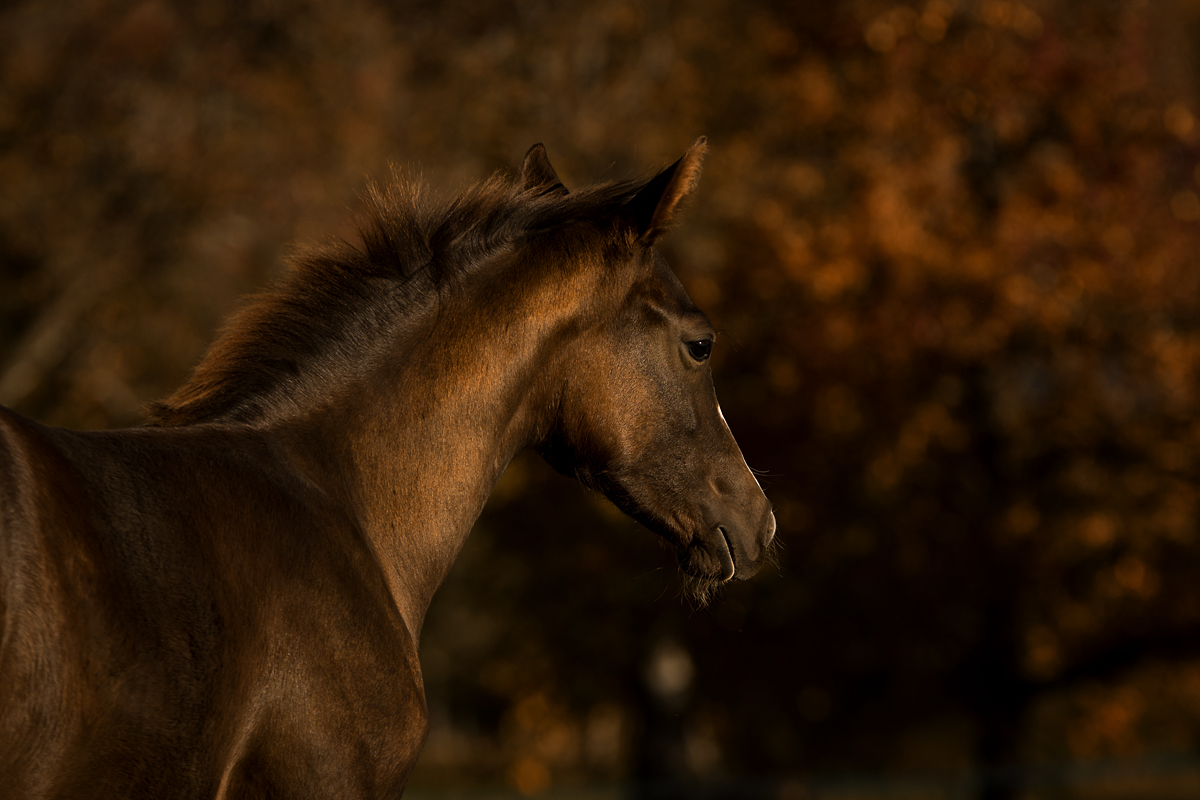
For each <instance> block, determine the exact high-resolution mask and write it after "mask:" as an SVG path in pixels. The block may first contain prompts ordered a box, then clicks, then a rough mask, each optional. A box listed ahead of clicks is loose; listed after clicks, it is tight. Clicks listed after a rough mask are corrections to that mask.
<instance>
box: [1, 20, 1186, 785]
mask: <svg viewBox="0 0 1200 800" xmlns="http://www.w3.org/2000/svg"><path fill="white" fill-rule="evenodd" d="M1198 37H1200V4H1198V3H1196V2H1194V0H1155V2H1148V1H1147V0H1142V2H1116V1H1115V0H1097V1H1096V2H1082V1H1081V2H1067V0H1040V1H1039V0H1026V1H1025V2H1016V1H1015V0H959V2H952V0H928V2H924V1H923V0H922V1H920V2H900V3H897V2H878V1H876V0H841V1H840V2H828V3H788V2H781V1H779V0H775V1H769V0H763V1H762V2H734V0H695V2H680V3H667V2H660V1H652V0H646V1H645V2H634V1H632V0H631V1H628V2H627V1H626V0H581V1H580V2H578V3H574V4H569V5H568V4H554V3H549V2H537V0H526V1H525V2H520V3H515V2H505V1H504V0H492V1H490V2H467V1H466V0H444V2H440V3H431V2H424V0H411V1H408V2H397V3H389V2H384V1H383V0H347V1H346V2H342V3H337V4H327V3H320V2H311V1H310V2H304V0H244V1H243V2H225V1H224V0H194V2H188V3H183V2H175V3H172V2H163V1H160V0H144V1H143V2H121V1H120V0H58V2H55V3H41V2H33V0H26V1H25V2H13V3H8V4H5V5H4V7H3V8H2V9H0V402H4V403H6V404H8V405H11V406H13V407H14V408H16V409H17V410H19V411H22V412H24V413H28V414H30V415H32V416H35V417H37V418H39V419H41V420H43V421H46V422H50V423H54V424H61V425H69V426H74V427H88V428H91V427H108V426H116V425H129V424H137V422H138V421H139V420H140V419H141V408H142V407H143V405H144V404H145V403H146V402H147V401H149V400H151V399H155V398H157V397H160V396H162V395H164V394H166V393H167V392H169V390H170V389H171V388H172V387H173V386H174V385H175V384H176V383H177V382H178V381H180V380H181V379H182V377H183V376H184V375H185V374H186V372H187V370H188V369H189V368H190V366H191V365H192V364H194V363H195V362H196V361H197V360H198V358H199V355H200V353H201V352H202V349H203V347H204V346H205V344H206V343H207V342H208V341H210V340H211V338H212V336H213V334H214V331H215V329H216V327H217V325H218V324H219V321H220V320H221V319H222V318H223V317H224V316H225V315H227V314H228V313H229V312H230V310H231V309H232V308H234V307H235V306H236V303H237V298H238V297H239V296H240V295H243V294H244V293H246V292H248V291H252V290H254V289H255V288H258V287H260V286H262V285H263V284H264V283H265V282H267V281H269V280H270V279H271V278H272V277H273V276H275V275H277V274H278V273H279V272H280V271H281V270H282V269H283V268H284V265H285V263H286V256H287V253H288V252H289V248H291V247H293V246H294V245H296V244H302V243H303V242H305V241H312V240H318V239H323V238H327V237H330V236H345V237H348V236H351V235H353V228H352V224H351V221H352V213H351V211H352V209H353V208H355V207H356V205H357V200H356V192H358V191H360V190H361V189H362V188H363V186H364V185H365V181H366V178H367V176H375V177H379V178H385V177H386V176H387V175H388V174H389V170H390V169H391V166H390V165H391V164H393V163H394V164H395V165H397V169H398V170H399V171H400V172H402V173H404V174H411V173H413V172H421V173H423V174H424V175H425V177H426V178H427V180H428V181H429V182H430V183H432V184H434V185H437V186H445V187H449V188H453V187H456V186H457V187H461V186H463V185H465V184H467V183H469V182H471V181H474V180H478V179H480V178H482V177H484V176H486V175H487V174H488V173H489V172H490V171H492V170H495V169H513V168H515V165H516V164H517V163H518V161H519V158H520V156H521V155H522V154H523V153H524V151H525V149H526V148H528V146H529V145H530V144H532V143H534V142H537V141H543V142H545V143H546V145H547V147H548V149H549V152H550V155H551V158H552V160H553V161H554V163H555V164H556V166H557V167H558V170H559V172H560V174H562V175H563V176H564V178H566V180H567V183H568V185H569V186H574V185H579V184H582V183H585V182H588V181H590V180H592V179H594V178H596V177H605V176H612V175H622V176H623V175H625V174H627V173H626V170H634V169H636V170H649V169H652V168H654V167H658V166H662V165H665V164H666V163H669V162H670V161H672V160H673V159H674V158H676V157H678V155H679V154H680V153H681V152H682V151H683V149H684V147H686V145H687V144H688V143H690V142H691V141H693V140H694V139H695V137H696V136H697V135H699V134H702V133H703V134H707V135H708V136H709V137H710V143H711V150H710V157H709V160H708V163H707V165H706V172H705V175H704V178H703V180H702V182H701V185H700V190H699V193H698V196H697V197H696V198H695V200H694V202H693V203H692V205H691V208H690V211H689V214H688V216H687V221H686V224H685V225H684V227H683V228H682V229H681V230H680V231H678V232H676V233H675V234H673V235H672V236H671V237H670V238H668V240H667V241H666V242H665V244H664V251H665V253H666V255H667V256H668V258H669V260H671V261H672V262H673V264H674V265H675V266H676V269H677V271H678V272H679V274H680V276H681V278H682V279H683V281H684V283H685V284H686V285H687V287H688V289H689V291H690V292H691V294H692V296H693V298H694V299H695V300H696V301H697V303H698V304H699V305H701V306H702V307H704V308H705V309H706V310H707V311H708V312H709V313H710V316H711V317H712V318H713V319H714V321H715V322H716V323H717V325H718V326H719V327H720V329H721V330H722V335H721V337H720V340H719V344H718V351H717V354H716V355H715V356H714V365H715V373H716V377H717V383H718V392H719V393H720V395H721V397H722V401H723V405H724V408H725V413H726V416H727V417H728V419H729V421H730V424H731V426H732V427H733V430H734V433H735V434H736V435H737V436H738V439H739V441H740V442H741V444H742V446H743V450H744V451H745V453H746V456H747V459H748V461H749V462H750V463H751V465H753V466H755V467H758V468H761V469H763V470H765V473H766V474H765V477H764V478H763V482H764V486H765V488H766V490H767V493H768V495H769V496H770V497H771V498H772V500H773V501H774V502H775V504H776V507H777V513H778V517H779V523H780V540H781V542H782V545H783V548H782V550H781V552H780V558H779V561H780V564H779V567H778V570H777V571H771V570H768V571H767V574H764V575H763V576H761V577H759V578H756V579H755V580H754V581H752V582H749V583H745V584H738V585H734V586H731V587H729V589H728V590H727V591H726V592H725V593H724V595H723V596H722V597H721V598H720V599H719V600H718V601H717V602H716V603H715V604H713V605H712V606H711V607H709V608H706V609H703V610H695V609H692V608H690V607H689V606H688V605H687V603H686V601H684V600H682V599H680V597H679V581H678V579H677V577H676V576H675V573H674V566H673V556H672V554H670V553H669V552H667V551H666V550H665V549H663V548H661V547H660V546H659V545H658V544H656V543H655V542H654V541H653V540H652V539H651V537H650V536H649V535H648V534H646V532H645V531H644V530H641V529H639V528H638V527H637V526H636V525H635V524H634V523H632V522H629V521H627V520H625V519H624V518H623V517H621V516H620V515H619V514H618V513H617V512H615V511H614V510H612V508H611V507H609V506H608V505H607V504H606V503H605V502H604V501H602V500H599V499H597V498H595V497H593V496H591V495H589V494H587V493H586V492H584V491H583V490H582V489H580V488H579V487H577V486H575V485H573V484H571V483H570V482H568V481H565V480H564V479H561V478H559V477H557V476H555V475H552V474H551V473H550V471H549V470H548V469H547V468H546V467H545V466H544V465H542V464H540V462H537V461H536V459H533V458H521V459H519V460H518V461H517V462H515V463H514V464H513V466H512V467H511V468H510V470H509V472H508V473H506V475H505V477H504V478H503V479H502V481H501V484H500V486H499V487H497V491H496V493H495V496H494V497H493V501H492V502H491V504H490V505H489V508H488V510H487V511H486V512H485V515H484V517H483V518H482V519H481V520H480V522H479V525H478V526H477V529H476V531H475V532H474V533H473V534H472V537H471V540H470V542H469V544H468V546H467V549H466V550H465V552H464V554H463V556H462V559H461V561H460V563H459V564H458V565H457V566H456V568H455V570H454V572H453V573H452V575H451V577H450V579H449V581H448V582H447V584H446V586H445V587H444V588H443V591H442V592H441V594H440V596H439V598H438V600H437V601H436V602H435V605H434V608H433V609H432V610H431V612H430V617H429V621H428V624H427V627H426V633H425V640H424V641H423V643H422V648H423V659H424V662H425V666H426V680H427V682H428V690H429V697H430V703H431V709H432V711H433V714H434V728H433V731H432V733H431V738H430V742H429V746H428V748H427V750H426V753H425V755H424V756H423V757H422V764H421V767H420V771H419V774H418V776H417V778H415V779H414V793H417V792H418V791H419V790H420V789H421V788H422V787H425V788H426V790H427V791H433V790H434V789H435V788H437V787H439V786H459V785H463V784H464V783H470V782H472V781H474V782H478V783H480V784H495V783H503V784H504V785H507V786H510V787H512V789H514V790H515V791H518V792H520V793H523V794H527V795H535V794H538V793H540V792H544V791H547V790H551V789H553V788H554V787H559V786H563V785H566V786H570V785H584V784H589V783H590V784H596V783H598V782H599V783H604V782H609V783H615V782H624V783H629V784H637V785H639V786H642V787H644V788H645V789H646V791H647V792H649V793H650V794H654V793H655V792H657V796H668V795H671V794H672V793H673V792H676V791H685V790H684V789H682V788H680V787H688V786H691V787H693V788H692V789H689V790H687V791H691V792H693V794H691V795H688V796H702V795H697V794H695V793H694V792H696V791H699V790H697V789H695V787H696V786H707V787H710V788H709V789H708V790H706V791H709V792H710V796H717V795H721V793H722V792H725V793H726V794H729V795H732V796H737V795H748V794H753V795H754V796H771V797H802V796H821V793H822V792H828V793H830V796H834V794H835V793H834V792H833V789H830V788H829V785H827V784H822V783H820V779H821V776H830V775H836V774H862V773H870V774H892V775H909V776H922V775H924V776H928V775H932V776H935V778H936V780H935V781H934V783H933V784H930V786H929V787H926V788H927V789H928V791H927V794H926V796H950V795H949V792H951V791H952V790H953V791H959V790H961V791H964V792H966V793H967V794H960V795H956V796H967V795H968V794H969V795H973V796H979V797H989V798H999V797H1010V796H1014V797H1015V796H1023V797H1035V796H1036V797H1042V796H1053V797H1067V796H1070V797H1093V796H1095V797H1100V796H1105V797H1110V796H1114V795H1113V794H1112V793H1111V792H1112V791H1118V792H1119V791H1125V792H1126V794H1125V795H1123V796H1138V797H1154V796H1164V797H1165V796H1183V794H1188V795H1193V794H1195V793H1197V792H1200V768H1197V766H1196V765H1197V763H1200V762H1197V761H1196V760H1195V758H1194V756H1195V754H1196V753H1197V751H1198V750H1200V551H1198V549H1197V548H1198V545H1200V543H1198V542H1197V511H1198V509H1197V504H1198V500H1200V498H1198V496H1197V470H1198V467H1200V464H1198V462H1197V453H1198V452H1200V447H1198V446H1200V425H1198V424H1197V422H1196V414H1195V409H1196V405H1197V400H1198V391H1200V384H1198V377H1200V374H1198V369H1200V268H1198V265H1197V259H1196V253H1197V243H1198V237H1197V225H1198V224H1200V167H1198V164H1200V125H1198V124H1197V120H1196V116H1195V115H1196V114H1197V113H1198V112H1200V105H1198V101H1200V97H1198V95H1197V88H1198V87H1197V84H1196V75H1197V68H1198V67H1200V63H1198V61H1197V58H1198V57H1200V51H1198V49H1197V42H1198V41H1200V39H1198ZM1176 757H1182V758H1183V760H1182V761H1179V762H1175V761H1172V760H1171V759H1172V758H1176ZM1147 758H1154V759H1159V761H1157V762H1155V763H1161V764H1167V765H1168V767H1164V768H1163V769H1162V770H1160V771H1159V772H1155V773H1153V774H1150V775H1149V776H1143V778H1139V780H1141V781H1142V782H1141V783H1136V782H1135V783H1133V784H1130V783H1128V782H1127V783H1125V784H1114V783H1113V782H1112V781H1111V780H1109V781H1107V782H1106V780H1101V779H1092V778H1088V779H1083V778H1080V779H1074V778H1071V779H1068V778H1069V775H1071V774H1075V773H1070V770H1069V767H1070V766H1071V765H1080V764H1089V763H1096V762H1107V761H1112V760H1121V759H1142V762H1144V761H1145V759H1147ZM1189 758H1190V759H1191V760H1189ZM1163 759H1166V760H1165V761H1164V760H1163ZM1142 762H1139V763H1142ZM1175 763H1179V764H1182V765H1183V766H1181V767H1179V768H1174V767H1170V766H1169V765H1170V764H1175ZM1065 776H1066V777H1065ZM939 780H940V781H941V782H940V783H939V782H938V781H939ZM1122 780H1126V779H1125V778H1122ZM1038 781H1041V782H1040V783H1038ZM822 786H824V787H825V789H822V788H821V787H822ZM1114 786H1116V787H1117V788H1116V789H1113V787H1114ZM1122 786H1123V787H1125V788H1124V789H1121V787H1122ZM712 787H717V788H712ZM720 787H725V788H723V789H722V788H720ZM963 787H966V788H965V789H964V788H963ZM1039 787H1041V788H1039ZM1130 787H1132V788H1130ZM1180 787H1182V788H1180ZM1172 791H1176V792H1182V793H1183V794H1173V795H1172V794H1169V792H1172ZM805 792H808V794H807V795H806V794H805ZM939 792H941V794H939ZM1039 792H1040V793H1039ZM1064 792H1069V793H1064ZM1105 792H1109V793H1108V794H1105ZM864 795H865V796H872V795H870V793H869V792H867V791H865V790H864V792H862V793H860V794H859V795H857V796H864Z"/></svg>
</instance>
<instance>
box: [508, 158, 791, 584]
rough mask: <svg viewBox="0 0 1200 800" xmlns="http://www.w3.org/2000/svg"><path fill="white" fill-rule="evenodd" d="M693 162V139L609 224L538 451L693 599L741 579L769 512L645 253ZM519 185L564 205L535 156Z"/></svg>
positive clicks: (692, 313)
mask: <svg viewBox="0 0 1200 800" xmlns="http://www.w3.org/2000/svg"><path fill="white" fill-rule="evenodd" d="M705 150H706V143H705V140H704V139H700V140H699V141H697V142H696V143H695V144H694V145H692V147H691V148H689V149H688V151H687V153H686V154H685V155H684V156H683V157H682V158H681V159H679V161H677V162H675V164H673V165H672V166H670V167H668V168H667V169H665V170H663V171H662V172H661V173H659V174H658V175H657V176H655V177H654V178H652V179H651V180H649V181H647V182H646V183H645V184H644V185H642V186H640V188H638V189H637V190H636V191H635V192H633V193H631V195H630V196H629V197H628V198H626V199H625V200H624V202H621V203H620V204H619V205H618V207H617V208H615V209H614V210H613V221H612V224H611V226H610V227H609V228H608V229H607V235H608V238H607V241H606V242H605V244H604V246H603V247H602V248H600V252H601V253H602V254H603V255H602V257H601V258H599V259H596V260H597V261H598V262H599V263H598V264H596V265H595V266H594V267H593V269H595V270H598V271H599V272H600V273H601V276H600V279H599V280H598V281H596V282H595V283H594V284H593V285H592V286H593V290H594V291H596V292H598V293H599V294H602V295H604V300H603V302H601V303H600V304H599V305H600V307H602V308H604V309H605V311H604V313H597V314H593V315H592V316H591V317H590V318H589V319H588V320H586V321H585V322H583V323H581V324H580V326H579V329H578V335H577V336H576V337H575V338H574V340H573V345H572V347H571V348H570V353H569V355H568V356H567V358H566V362H567V364H566V366H565V368H564V370H563V377H562V378H561V379H560V381H559V386H558V388H557V392H556V395H555V397H556V408H555V419H554V421H553V423H552V424H551V425H550V426H548V429H549V433H548V435H547V436H546V437H545V438H544V439H543V441H542V442H541V443H540V446H539V448H538V449H539V452H541V454H542V455H543V456H544V457H545V458H546V459H547V460H548V461H549V462H550V463H551V464H552V465H554V466H555V467H556V468H558V469H559V470H560V471H562V472H564V473H567V474H572V475H575V476H576V477H579V478H580V479H581V480H583V481H584V482H585V483H586V484H588V485H590V486H592V487H594V488H596V489H598V490H600V491H601V492H603V493H604V494H605V495H606V496H607V497H608V498H609V499H610V500H612V501H613V502H614V503H615V504H616V505H617V506H618V507H619V508H621V509H622V510H623V511H625V512H626V513H627V514H629V515H630V516H632V517H633V518H634V519H636V520H638V521H639V522H641V523H642V524H644V525H645V526H646V527H648V528H650V530H652V531H654V532H656V533H658V534H659V535H661V536H662V537H663V538H664V539H666V540H667V541H669V542H671V543H672V544H674V545H675V547H676V548H677V552H678V559H679V563H680V566H681V567H682V568H683V570H684V572H685V573H687V574H689V575H691V576H693V578H695V579H696V581H695V585H694V586H693V589H694V590H695V591H697V593H698V594H700V595H701V596H703V595H704V594H705V593H706V592H707V590H708V588H709V587H711V586H712V585H714V584H716V583H720V582H723V581H727V580H730V579H732V578H739V579H742V578H748V577H750V576H751V575H753V574H754V573H755V572H756V571H757V570H758V569H759V567H760V566H761V565H762V563H763V561H764V560H765V558H766V557H767V553H768V547H769V545H770V543H771V541H772V539H773V537H774V533H775V516H774V514H773V513H772V511H771V504H770V503H769V502H768V500H767V498H766V496H765V495H764V494H763V491H762V488H761V487H760V486H759V484H758V481H757V480H756V479H755V477H754V475H753V473H752V472H751V471H750V469H749V467H748V466H747V465H746V462H745V460H744V458H743V457H742V453H741V451H740V449H739V448H738V445H737V442H736V441H735V440H734V438H733V434H732V433H731V432H730V430H729V426H728V425H727V424H726V422H725V418H724V416H723V415H722V413H721V408H720V405H719V404H718V402H717V395H716V391H715V390H714V388H713V381H712V371H711V366H710V365H711V362H710V355H711V353H712V350H713V347H714V342H715V340H716V331H715V329H714V327H713V325H712V323H711V322H710V321H709V319H708V317H707V316H705V315H704V313H703V312H701V311H700V310H699V309H698V308H697V307H696V306H695V304H694V303H692V301H691V299H690V298H689V297H688V295H687V292H686V291H685V290H684V288H683V286H682V284H681V283H680V282H679V280H678V279H677V278H676V276H675V275H674V273H673V272H672V271H671V269H670V267H669V266H668V264H667V262H666V260H665V259H664V258H663V256H662V255H661V254H660V253H659V252H658V250H657V249H656V248H655V243H656V242H657V241H658V240H659V238H660V237H661V236H662V235H663V233H664V232H665V231H667V230H668V229H669V227H670V226H671V225H672V223H674V222H675V221H676V220H677V216H678V215H677V212H678V209H679V206H680V203H681V201H682V200H683V199H684V198H685V197H687V196H688V195H689V194H690V193H691V192H692V191H693V189H694V188H695V186H696V183H697V180H698V178H699V175H700V164H701V161H702V159H703V156H704V152H705ZM522 182H523V184H524V185H525V187H526V188H527V189H528V190H530V191H533V192H535V193H539V194H540V193H550V192H562V193H566V189H565V188H563V186H562V183H561V182H560V181H559V180H558V177H557V175H556V174H555V172H554V170H553V168H552V167H551V166H550V164H549V161H548V160H547V159H546V156H545V151H544V150H543V149H542V148H541V146H540V145H537V146H535V147H534V148H533V149H532V150H530V152H529V155H527V156H526V159H525V164H524V166H523V168H522Z"/></svg>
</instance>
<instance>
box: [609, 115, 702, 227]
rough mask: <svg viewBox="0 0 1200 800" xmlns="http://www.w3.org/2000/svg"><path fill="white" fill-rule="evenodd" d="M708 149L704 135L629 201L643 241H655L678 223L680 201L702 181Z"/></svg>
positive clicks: (630, 209)
mask: <svg viewBox="0 0 1200 800" xmlns="http://www.w3.org/2000/svg"><path fill="white" fill-rule="evenodd" d="M707 150H708V138H707V137H704V136H701V137H700V138H699V139H697V140H696V142H695V144H693V145H692V146H691V147H689V148H688V149H687V152H686V153H684V154H683V158H681V159H679V160H678V161H676V162H675V163H674V164H672V165H671V166H669V167H667V168H666V169H664V170H663V171H662V172H660V173H658V175H656V176H654V178H652V179H651V180H650V182H649V183H647V184H646V185H645V186H643V187H642V188H641V189H639V190H638V193H637V194H636V195H634V197H633V199H632V200H630V201H629V206H628V208H629V211H630V213H631V214H632V216H633V221H634V224H636V225H637V228H638V234H639V238H640V240H641V241H642V242H643V243H644V244H647V245H649V244H653V242H654V240H656V239H657V238H658V237H659V236H662V235H663V234H664V233H665V232H666V231H667V229H668V228H670V227H671V225H672V224H673V223H674V222H675V219H676V212H677V210H678V209H679V203H680V201H681V200H683V198H685V197H687V196H688V195H689V194H691V193H692V190H693V189H695V188H696V184H697V183H698V182H699V181H700V163H701V162H702V161H703V160H704V153H705V152H706V151H707Z"/></svg>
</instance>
